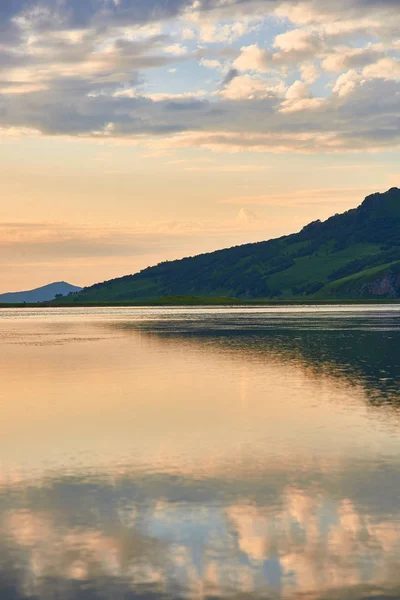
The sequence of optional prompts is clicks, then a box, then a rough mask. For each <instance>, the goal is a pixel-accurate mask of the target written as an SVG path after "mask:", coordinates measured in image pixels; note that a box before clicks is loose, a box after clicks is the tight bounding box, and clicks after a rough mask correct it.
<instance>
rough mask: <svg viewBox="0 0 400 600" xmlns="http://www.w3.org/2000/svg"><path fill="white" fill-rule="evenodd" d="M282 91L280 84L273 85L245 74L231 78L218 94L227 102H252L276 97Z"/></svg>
mask: <svg viewBox="0 0 400 600" xmlns="http://www.w3.org/2000/svg"><path fill="white" fill-rule="evenodd" d="M283 89H284V86H283V85H282V84H276V85H273V84H272V83H271V82H268V81H265V80H264V79H260V78H257V77H252V76H251V75H248V74H246V75H240V76H236V77H233V78H232V79H231V81H229V82H228V83H226V84H225V85H224V86H223V88H222V89H221V90H220V92H219V94H220V95H221V96H222V97H223V98H226V99H228V100H254V99H262V98H268V97H276V96H277V94H279V93H282V92H283Z"/></svg>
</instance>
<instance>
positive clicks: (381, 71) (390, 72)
mask: <svg viewBox="0 0 400 600" xmlns="http://www.w3.org/2000/svg"><path fill="white" fill-rule="evenodd" d="M363 75H364V76H365V77H374V78H383V79H398V80H400V61H399V60H395V59H394V58H389V57H386V58H381V59H380V60H378V61H377V62H376V63H374V64H372V65H368V66H367V67H365V69H364V70H363Z"/></svg>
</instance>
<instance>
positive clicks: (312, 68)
mask: <svg viewBox="0 0 400 600" xmlns="http://www.w3.org/2000/svg"><path fill="white" fill-rule="evenodd" d="M300 71H301V78H302V80H303V81H304V83H306V84H307V85H311V84H313V83H315V81H317V79H318V78H319V76H320V71H319V69H318V67H317V66H316V65H314V64H313V63H304V64H303V65H301V67H300Z"/></svg>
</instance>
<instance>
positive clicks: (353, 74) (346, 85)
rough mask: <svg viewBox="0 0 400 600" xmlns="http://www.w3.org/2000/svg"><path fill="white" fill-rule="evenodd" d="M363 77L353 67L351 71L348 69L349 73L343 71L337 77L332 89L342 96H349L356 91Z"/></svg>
mask: <svg viewBox="0 0 400 600" xmlns="http://www.w3.org/2000/svg"><path fill="white" fill-rule="evenodd" d="M361 79H362V78H361V76H360V74H359V73H358V72H357V71H355V70H354V69H351V70H350V71H347V73H342V74H341V75H340V76H339V77H338V78H337V80H336V83H335V85H334V86H333V89H332V91H333V93H334V94H337V95H338V96H339V97H341V98H343V97H345V96H348V95H349V94H351V93H352V92H354V90H355V89H356V87H357V85H358V84H359V83H360V81H361Z"/></svg>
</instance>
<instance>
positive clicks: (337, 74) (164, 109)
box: [0, 0, 400, 152]
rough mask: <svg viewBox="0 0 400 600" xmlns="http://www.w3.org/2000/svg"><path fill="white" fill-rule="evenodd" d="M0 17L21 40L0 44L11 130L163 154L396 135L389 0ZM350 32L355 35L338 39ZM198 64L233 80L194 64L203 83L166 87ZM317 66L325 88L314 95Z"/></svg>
mask: <svg viewBox="0 0 400 600" xmlns="http://www.w3.org/2000/svg"><path fill="white" fill-rule="evenodd" d="M397 6H398V5H397ZM167 21H168V23H167ZM0 22H1V23H2V25H3V27H8V25H10V27H11V24H12V28H13V36H14V37H13V43H11V42H10V41H9V38H7V37H5V38H4V39H3V38H2V47H1V48H0V127H2V128H3V131H5V130H8V131H12V132H14V134H15V132H17V131H22V130H24V131H27V130H29V131H36V132H38V134H41V135H51V136H56V135H65V136H79V137H82V138H83V137H89V138H96V139H99V140H101V141H102V142H104V141H108V142H109V143H116V142H117V140H118V139H120V140H122V141H123V142H124V143H132V144H143V145H144V146H146V147H148V148H151V147H153V148H156V147H157V146H158V148H162V150H159V151H166V152H168V151H169V149H170V148H174V147H176V145H179V144H184V146H185V147H188V146H190V144H191V143H192V144H193V145H194V146H198V145H199V146H200V147H207V148H211V149H213V150H215V149H217V148H218V149H220V150H223V149H225V150H229V151H238V150H239V149H241V150H244V149H247V150H250V151H260V152H261V151H265V152H278V151H279V152H281V151H285V152H319V151H324V152H339V151H353V150H355V149H356V148H357V147H360V145H362V147H363V148H365V149H366V150H377V149H386V148H394V147H397V145H398V144H399V126H398V124H399V118H400V116H399V112H400V108H399V103H398V94H399V91H400V90H399V81H398V79H399V66H398V65H399V61H398V60H397V54H396V53H398V48H397V46H396V45H395V43H394V42H393V40H394V36H393V35H392V37H390V35H391V33H393V31H394V28H395V27H396V25H397V24H398V23H399V14H398V11H396V3H395V2H391V1H390V0H382V1H379V2H378V1H375V0H368V1H367V0H347V1H346V2H344V1H342V0H338V1H337V2H331V1H330V0H329V1H328V0H307V1H306V0H304V1H302V0H299V1H298V2H294V1H291V0H287V1H283V0H262V1H260V0H231V1H230V2H221V1H220V0H203V1H202V2H195V3H193V2H192V1H190V2H189V0H169V1H168V2H163V1H161V0H149V1H148V2H147V1H146V2H144V0H134V1H133V0H120V1H119V2H117V3H115V2H111V0H96V1H95V2H82V1H81V0H80V1H79V2H78V0H64V2H62V3H54V2H50V0H42V1H40V2H37V1H35V2H33V0H32V1H31V0H16V1H15V2H14V1H13V2H10V1H9V0H7V1H6V2H3V3H2V5H1V7H0ZM270 22H272V23H273V25H274V31H275V27H277V28H278V30H279V31H281V33H278V34H277V35H276V36H275V39H274V40H273V39H270V47H264V45H265V46H266V45H267V43H266V42H265V43H264V42H263V46H261V45H260V43H259V42H258V41H257V40H258V39H259V38H257V36H256V35H255V34H254V30H255V29H257V28H260V27H261V24H262V26H263V28H267V27H268V25H269V24H270ZM356 26H357V27H358V29H356V28H355V27H356ZM360 27H363V28H364V29H363V36H364V37H363V38H362V39H360V38H359V37H357V36H358V32H359V31H360ZM207 31H208V33H207ZM355 32H357V33H355ZM245 34H246V35H249V34H254V36H253V39H251V36H250V35H249V42H247V40H246V42H247V43H246V45H243V46H241V48H240V50H238V48H237V46H233V45H230V42H231V41H232V39H238V38H240V37H241V36H242V35H245ZM15 36H16V37H15ZM202 36H203V38H202ZM207 36H209V39H208V41H207V40H206V41H204V39H205V38H207ZM235 36H236V37H235ZM346 36H347V37H348V36H350V42H351V43H347V42H345V43H344V42H342V41H340V45H338V40H342V38H344V37H346ZM377 36H378V37H379V36H380V41H379V43H377V39H376V38H377ZM10 39H11V38H10ZM183 40H187V41H188V43H187V45H186V44H183ZM201 41H203V42H204V43H203V45H202V46H201V47H200V42H201ZM196 42H197V48H196ZM251 42H253V43H251ZM207 44H212V48H211V49H207ZM215 44H217V46H215ZM189 61H193V62H194V61H195V62H196V64H198V63H199V62H200V64H201V65H202V66H203V67H206V68H212V69H215V70H217V71H220V72H221V73H223V74H226V76H225V78H224V79H223V81H222V83H220V82H216V81H212V80H211V81H209V80H205V79H201V78H205V77H206V76H207V73H206V71H205V69H203V70H202V69H199V70H198V72H199V73H200V76H199V78H198V80H195V81H192V80H191V81H190V83H189V82H188V81H187V79H186V77H185V76H182V78H180V77H179V78H178V77H174V78H173V82H172V78H170V79H171V85H169V81H168V75H167V79H166V78H165V74H166V73H168V71H169V72H170V73H172V72H173V70H174V69H176V68H177V66H178V65H179V66H180V65H182V71H181V69H179V73H181V72H182V73H183V69H184V68H189V64H192V63H190V62H189ZM186 63H188V65H186ZM150 70H151V74H150ZM321 74H323V76H324V78H325V79H327V82H326V83H327V86H326V88H325V89H321V87H319V88H318V90H319V91H318V92H316V89H313V88H311V86H313V84H314V83H315V82H316V80H317V79H318V78H319V77H320V75H321ZM157 78H159V79H157ZM221 78H222V76H221ZM161 82H162V84H161ZM178 86H179V87H178ZM357 103H358V104H357ZM154 151H155V150H154Z"/></svg>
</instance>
